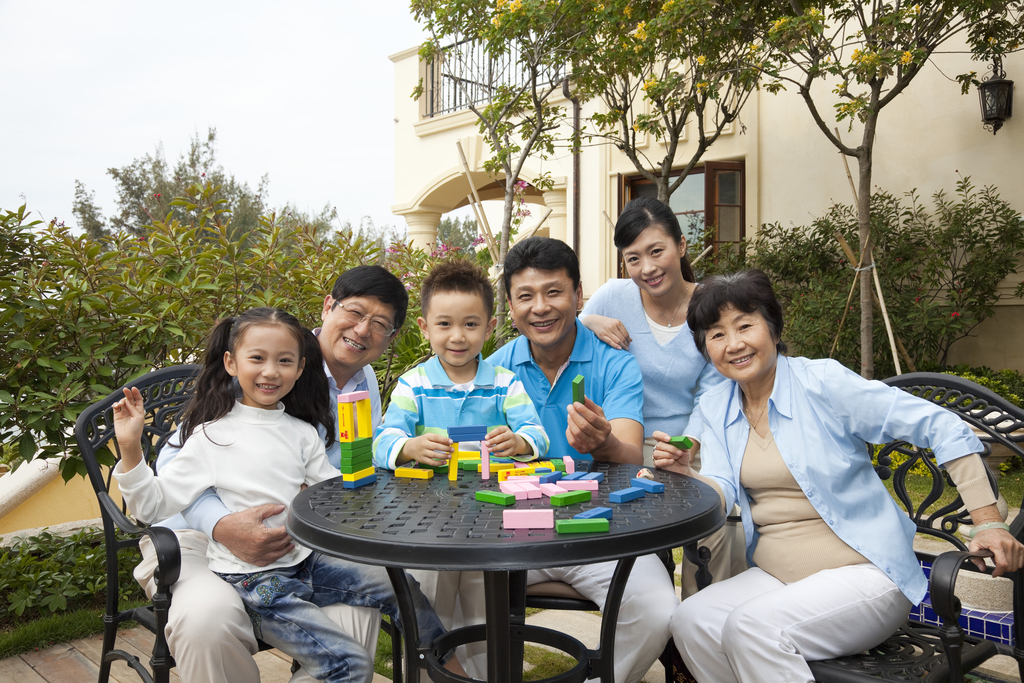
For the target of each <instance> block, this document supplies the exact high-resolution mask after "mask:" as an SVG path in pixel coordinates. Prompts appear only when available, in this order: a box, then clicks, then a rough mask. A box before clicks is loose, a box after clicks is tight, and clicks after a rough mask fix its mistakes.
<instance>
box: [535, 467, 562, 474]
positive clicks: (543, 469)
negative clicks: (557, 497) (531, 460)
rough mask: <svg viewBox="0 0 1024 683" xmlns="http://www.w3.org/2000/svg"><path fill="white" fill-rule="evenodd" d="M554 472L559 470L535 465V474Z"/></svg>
mask: <svg viewBox="0 0 1024 683" xmlns="http://www.w3.org/2000/svg"><path fill="white" fill-rule="evenodd" d="M552 472H557V470H553V469H551V468H550V467H534V468H533V473H534V474H551V473H552Z"/></svg>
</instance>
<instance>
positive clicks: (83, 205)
mask: <svg viewBox="0 0 1024 683" xmlns="http://www.w3.org/2000/svg"><path fill="white" fill-rule="evenodd" d="M71 213H72V214H74V216H75V219H76V220H77V221H78V227H79V229H81V230H84V231H85V234H87V235H88V236H89V237H90V238H91V239H94V240H101V239H103V238H105V237H107V236H109V235H110V231H108V230H107V229H106V228H105V227H104V225H105V221H104V220H103V215H102V214H101V213H100V209H99V207H98V206H96V193H95V192H89V191H88V190H86V189H85V185H84V184H83V183H82V182H81V181H80V180H76V181H75V201H74V203H73V204H72V205H71Z"/></svg>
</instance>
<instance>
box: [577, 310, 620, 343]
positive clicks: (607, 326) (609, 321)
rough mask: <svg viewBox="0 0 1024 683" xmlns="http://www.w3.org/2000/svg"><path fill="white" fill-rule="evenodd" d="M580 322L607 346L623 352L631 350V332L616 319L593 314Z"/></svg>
mask: <svg viewBox="0 0 1024 683" xmlns="http://www.w3.org/2000/svg"><path fill="white" fill-rule="evenodd" d="M580 322H582V323H583V326H584V327H586V328H587V329H588V330H590V331H591V332H593V333H594V334H596V335H597V338H598V339H600V340H601V341H603V342H604V343H605V344H608V345H609V346H612V347H614V348H616V349H622V350H623V351H628V350H629V343H630V342H631V341H633V339H632V338H631V337H630V336H629V330H627V329H626V326H625V325H623V324H622V323H621V322H620V321H618V320H616V319H615V318H608V317H606V316H603V315H596V314H593V313H591V314H590V315H588V316H587V317H585V318H582V319H581V320H580Z"/></svg>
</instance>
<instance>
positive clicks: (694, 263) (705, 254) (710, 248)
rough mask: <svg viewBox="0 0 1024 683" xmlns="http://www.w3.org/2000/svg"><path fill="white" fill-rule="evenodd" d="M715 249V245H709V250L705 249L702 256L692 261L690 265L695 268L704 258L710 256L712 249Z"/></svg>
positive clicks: (701, 253)
mask: <svg viewBox="0 0 1024 683" xmlns="http://www.w3.org/2000/svg"><path fill="white" fill-rule="evenodd" d="M714 248H715V245H713V244H709V245H708V247H707V249H705V250H704V251H702V252H700V256H698V257H697V258H695V259H693V260H692V261H690V265H691V266H695V265H697V264H698V263H700V260H701V259H702V258H704V257H705V256H707V255H708V252H710V251H711V250H712V249H714Z"/></svg>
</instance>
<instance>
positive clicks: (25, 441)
mask: <svg viewBox="0 0 1024 683" xmlns="http://www.w3.org/2000/svg"><path fill="white" fill-rule="evenodd" d="M36 450H38V449H37V448H36V440H35V438H33V437H32V433H31V432H25V433H24V434H22V435H21V439H19V440H18V455H20V456H21V459H22V460H25V461H26V462H27V461H29V460H31V459H32V458H33V457H34V456H35V454H36Z"/></svg>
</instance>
